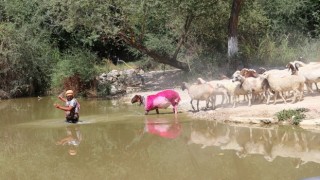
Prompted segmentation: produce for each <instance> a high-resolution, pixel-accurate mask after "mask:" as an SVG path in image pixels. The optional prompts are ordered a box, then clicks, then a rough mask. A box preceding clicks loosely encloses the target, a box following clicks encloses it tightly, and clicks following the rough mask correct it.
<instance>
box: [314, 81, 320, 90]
mask: <svg viewBox="0 0 320 180" xmlns="http://www.w3.org/2000/svg"><path fill="white" fill-rule="evenodd" d="M314 84H315V85H316V88H317V91H319V88H318V85H317V82H315V83H314Z"/></svg>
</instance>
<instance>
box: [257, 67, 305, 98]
mask: <svg viewBox="0 0 320 180" xmlns="http://www.w3.org/2000/svg"><path fill="white" fill-rule="evenodd" d="M287 67H289V68H290V70H291V71H292V72H294V74H289V75H285V74H281V76H279V74H276V73H275V74H273V73H264V74H263V76H264V77H265V78H266V79H267V80H268V83H269V85H270V89H271V90H272V91H274V92H275V95H274V102H273V104H275V103H276V98H277V96H278V94H279V95H280V96H281V98H282V100H283V102H284V103H286V99H285V98H284V97H283V92H286V91H291V90H292V91H293V92H294V97H293V99H292V103H294V102H295V101H296V98H297V95H299V100H302V98H303V89H304V83H305V77H304V76H301V75H299V74H298V73H297V72H296V71H295V67H294V65H293V64H291V63H289V64H288V65H287ZM269 101H270V96H268V99H267V104H269Z"/></svg>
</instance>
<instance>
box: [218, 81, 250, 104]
mask: <svg viewBox="0 0 320 180" xmlns="http://www.w3.org/2000/svg"><path fill="white" fill-rule="evenodd" d="M219 85H220V86H223V87H224V88H226V89H227V91H228V95H229V103H231V100H232V103H233V107H236V102H237V100H236V98H237V97H239V96H240V95H244V96H245V97H247V99H248V93H247V92H246V91H244V90H243V89H242V88H241V83H240V82H239V81H236V82H232V80H220V81H219Z"/></svg>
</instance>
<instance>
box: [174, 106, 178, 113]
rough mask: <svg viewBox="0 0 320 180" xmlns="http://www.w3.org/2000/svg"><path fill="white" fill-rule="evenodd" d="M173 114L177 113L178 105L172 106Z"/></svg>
mask: <svg viewBox="0 0 320 180" xmlns="http://www.w3.org/2000/svg"><path fill="white" fill-rule="evenodd" d="M173 112H174V114H177V113H178V105H174V106H173Z"/></svg>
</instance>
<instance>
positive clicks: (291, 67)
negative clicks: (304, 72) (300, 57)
mask: <svg viewBox="0 0 320 180" xmlns="http://www.w3.org/2000/svg"><path fill="white" fill-rule="evenodd" d="M286 68H288V70H289V71H290V70H291V75H294V74H297V71H299V64H298V63H292V62H290V63H289V64H287V65H286Z"/></svg>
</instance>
